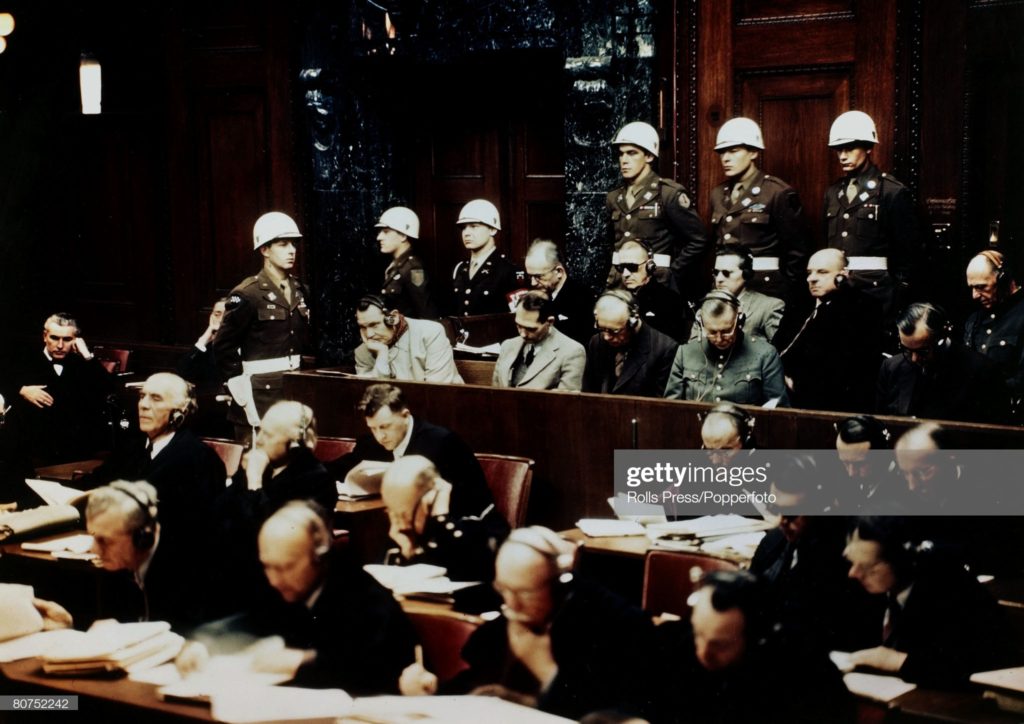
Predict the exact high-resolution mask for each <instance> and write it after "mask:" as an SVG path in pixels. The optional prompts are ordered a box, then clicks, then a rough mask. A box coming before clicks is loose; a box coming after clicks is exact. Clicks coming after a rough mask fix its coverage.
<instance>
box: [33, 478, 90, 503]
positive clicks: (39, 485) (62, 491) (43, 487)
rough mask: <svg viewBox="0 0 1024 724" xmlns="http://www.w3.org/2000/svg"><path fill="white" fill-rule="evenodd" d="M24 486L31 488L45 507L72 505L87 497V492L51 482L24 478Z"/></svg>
mask: <svg viewBox="0 0 1024 724" xmlns="http://www.w3.org/2000/svg"><path fill="white" fill-rule="evenodd" d="M25 484H26V485H27V486H28V487H30V488H32V490H33V492H35V494H36V495H38V496H39V497H40V498H42V499H43V501H44V502H45V503H46V504H47V505H74V504H75V503H77V502H78V501H79V500H80V499H82V498H84V497H86V496H88V495H89V493H88V492H87V491H84V490H77V489H76V488H70V487H68V486H67V485H61V484H60V483H56V482H54V481H52V480H36V479H34V478H25Z"/></svg>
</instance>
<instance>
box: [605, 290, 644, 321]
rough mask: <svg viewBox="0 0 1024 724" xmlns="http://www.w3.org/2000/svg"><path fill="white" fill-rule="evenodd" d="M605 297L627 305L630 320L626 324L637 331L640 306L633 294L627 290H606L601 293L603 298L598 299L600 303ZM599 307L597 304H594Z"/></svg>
mask: <svg viewBox="0 0 1024 724" xmlns="http://www.w3.org/2000/svg"><path fill="white" fill-rule="evenodd" d="M605 297H610V298H612V299H618V300H619V301H620V302H622V303H623V304H625V305H626V307H627V308H628V309H629V320H628V321H627V322H626V323H627V324H628V325H629V328H630V329H636V328H637V325H639V324H640V304H639V303H638V302H637V301H636V297H635V296H633V293H632V292H630V291H628V290H626V289H605V290H604V291H603V292H601V296H599V297H598V298H597V301H598V302H600V301H601V300H602V299H604V298H605ZM594 305H595V306H597V302H595V303H594Z"/></svg>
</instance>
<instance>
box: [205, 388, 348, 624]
mask: <svg viewBox="0 0 1024 724" xmlns="http://www.w3.org/2000/svg"><path fill="white" fill-rule="evenodd" d="M316 440H317V435H316V417H315V416H314V414H313V410H312V409H310V408H309V407H308V406H306V405H303V404H302V403H301V402H295V401H292V400H285V401H281V402H276V403H274V404H273V405H272V406H271V407H270V409H268V410H267V412H266V414H265V415H264V416H263V419H262V420H261V421H260V429H259V433H258V434H257V435H256V440H255V442H254V443H253V448H252V450H250V451H249V452H248V453H246V455H245V456H244V457H243V458H242V467H240V468H239V469H238V472H236V473H235V475H234V477H233V478H232V480H231V485H230V486H228V488H227V490H225V491H224V492H223V494H222V495H221V497H220V499H219V500H218V503H217V516H218V519H219V521H220V534H221V540H222V542H223V543H222V545H223V550H224V554H225V556H226V557H227V559H228V560H229V561H231V565H230V566H225V567H224V568H225V570H224V571H223V575H222V576H220V577H219V578H218V581H219V583H220V584H222V586H223V591H222V595H223V596H224V598H225V601H226V603H225V605H230V604H231V603H232V602H234V604H235V605H238V604H241V603H243V602H244V601H245V597H246V595H247V592H251V591H252V590H253V589H254V588H255V587H256V586H257V585H258V584H259V581H260V572H259V566H258V561H257V559H256V534H257V531H258V530H259V527H260V525H261V524H262V523H263V521H264V520H266V518H267V516H269V515H271V514H272V513H273V512H274V511H276V510H277V509H278V508H280V507H281V506H282V505H284V504H285V503H287V502H288V501H291V500H306V499H309V500H313V501H316V503H317V504H319V505H320V506H322V507H323V508H325V509H326V510H333V509H334V505H335V503H336V502H337V499H338V492H337V488H336V486H335V482H334V478H333V477H332V476H331V475H330V474H329V473H328V472H327V470H326V469H324V466H323V465H321V464H320V461H319V460H317V459H316V457H315V456H314V455H313V448H315V447H316Z"/></svg>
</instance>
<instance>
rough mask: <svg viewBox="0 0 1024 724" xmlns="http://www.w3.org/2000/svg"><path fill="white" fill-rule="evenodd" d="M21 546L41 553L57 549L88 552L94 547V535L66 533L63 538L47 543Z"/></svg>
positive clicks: (23, 544)
mask: <svg viewBox="0 0 1024 724" xmlns="http://www.w3.org/2000/svg"><path fill="white" fill-rule="evenodd" d="M21 547H22V549H23V550H26V551H38V552H40V553H53V552H55V551H68V552H71V553H88V552H89V549H90V548H92V536H91V535H89V534H88V533H78V534H76V535H66V536H63V537H62V538H54V539H53V540H50V541H46V542H45V543H22V544H21Z"/></svg>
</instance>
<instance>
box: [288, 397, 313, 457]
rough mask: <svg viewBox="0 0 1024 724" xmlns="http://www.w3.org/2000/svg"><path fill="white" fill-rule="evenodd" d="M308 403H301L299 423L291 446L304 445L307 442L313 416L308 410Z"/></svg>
mask: <svg viewBox="0 0 1024 724" xmlns="http://www.w3.org/2000/svg"><path fill="white" fill-rule="evenodd" d="M307 409H308V408H307V407H306V405H304V404H302V403H301V402H300V403H299V410H300V412H299V425H298V427H297V428H296V433H295V437H294V438H292V441H291V443H289V445H288V447H289V448H297V447H303V446H304V445H305V444H306V436H307V435H309V426H310V425H311V424H312V422H313V419H312V417H311V416H310V415H309V414H308V413H307V412H306V410H307Z"/></svg>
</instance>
